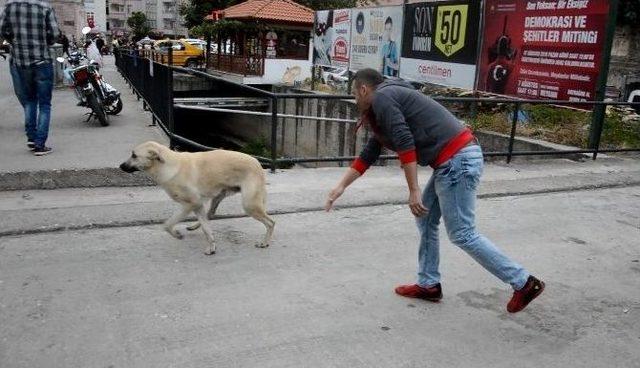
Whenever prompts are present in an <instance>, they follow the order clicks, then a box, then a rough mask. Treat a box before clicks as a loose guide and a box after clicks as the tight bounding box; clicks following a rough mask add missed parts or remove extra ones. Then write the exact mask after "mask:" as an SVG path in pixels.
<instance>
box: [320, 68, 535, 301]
mask: <svg viewBox="0 0 640 368" xmlns="http://www.w3.org/2000/svg"><path fill="white" fill-rule="evenodd" d="M354 88H355V91H354V94H355V97H356V104H357V106H358V109H359V110H360V112H361V113H362V122H361V124H365V123H366V124H367V125H368V126H369V128H370V129H371V130H372V131H373V133H374V134H373V137H372V138H371V139H370V140H369V141H368V142H367V144H366V145H365V147H364V148H363V150H362V152H361V153H360V155H359V157H358V158H357V159H356V160H355V161H354V162H353V164H352V165H351V167H350V168H349V170H348V171H347V172H346V173H345V175H344V177H343V178H342V180H341V181H340V182H339V183H338V185H337V186H336V187H335V188H334V189H333V190H331V192H330V193H329V195H328V198H327V202H326V205H325V209H326V210H327V211H330V210H331V208H332V207H333V205H334V203H335V202H336V200H337V199H338V198H339V197H340V196H341V195H342V194H343V193H344V191H345V189H346V188H347V187H348V186H349V185H350V184H351V183H353V182H354V181H355V180H356V179H357V178H359V177H360V176H361V175H362V174H364V172H365V171H366V170H367V169H368V168H369V166H371V165H372V164H373V163H374V162H375V161H376V160H377V159H378V157H379V156H380V152H381V150H382V147H386V148H388V149H391V150H393V151H396V152H397V153H398V156H399V158H400V162H401V164H402V168H403V170H404V174H405V178H406V180H407V185H408V187H409V208H410V210H411V213H413V215H414V216H415V217H416V223H417V226H418V230H419V232H420V249H419V252H418V280H417V283H416V284H409V285H401V286H398V287H397V288H396V289H395V291H396V293H398V294H399V295H402V296H405V297H409V298H420V299H425V300H428V301H432V302H437V301H439V300H440V299H442V286H441V284H440V272H439V270H438V268H439V267H438V266H439V261H440V244H439V236H438V225H439V224H440V218H442V219H443V220H444V224H445V227H446V230H447V235H448V236H449V239H450V240H451V242H452V243H453V244H455V245H456V246H458V247H460V248H461V249H462V250H464V251H465V252H467V253H468V254H469V255H470V256H471V257H472V258H473V259H475V260H476V261H477V262H478V263H479V264H480V265H482V266H483V267H484V268H485V269H486V270H487V271H489V272H491V273H492V274H493V275H495V276H496V277H498V278H499V279H500V280H502V281H503V282H505V283H508V284H510V285H511V287H512V288H513V289H514V292H513V296H512V298H511V300H510V301H509V303H508V304H507V311H509V312H511V313H515V312H519V311H521V310H522V309H524V308H525V307H526V306H527V305H528V304H529V303H530V302H531V301H532V300H533V299H535V298H536V297H538V296H539V295H540V293H542V291H543V290H544V282H542V281H540V280H538V279H537V278H535V277H534V276H532V275H530V274H529V272H527V270H525V269H524V268H523V267H522V266H521V265H519V264H517V263H516V262H514V261H512V260H511V259H509V257H507V256H506V255H505V254H504V253H503V252H502V251H500V249H498V248H497V247H496V246H495V245H494V244H493V243H492V242H491V241H490V240H489V239H487V238H486V237H484V236H482V235H481V234H480V233H478V231H477V230H476V227H475V201H476V190H477V187H478V183H479V181H480V176H481V174H482V168H483V156H482V150H481V149H480V146H479V145H478V143H477V140H476V138H475V137H474V136H473V134H472V132H471V131H470V130H469V129H468V128H465V127H464V126H463V125H462V124H461V123H460V121H459V120H458V119H456V117H455V116H453V114H451V113H450V112H449V111H448V110H447V109H446V108H445V107H444V106H442V105H440V104H439V103H437V102H436V101H434V100H433V99H431V98H429V97H427V96H425V95H424V94H423V93H421V92H419V91H416V90H415V89H414V88H413V87H412V86H411V85H409V84H408V83H405V82H403V81H393V80H387V81H385V80H384V78H383V76H382V75H381V74H380V73H379V72H377V71H376V70H373V69H363V70H360V71H358V72H357V73H356V74H355V77H354ZM418 165H421V166H427V165H429V166H431V167H433V169H434V171H433V175H432V176H431V178H430V180H429V183H428V184H427V186H426V187H425V189H424V191H423V192H422V193H421V192H420V187H419V185H418V173H417V166H418Z"/></svg>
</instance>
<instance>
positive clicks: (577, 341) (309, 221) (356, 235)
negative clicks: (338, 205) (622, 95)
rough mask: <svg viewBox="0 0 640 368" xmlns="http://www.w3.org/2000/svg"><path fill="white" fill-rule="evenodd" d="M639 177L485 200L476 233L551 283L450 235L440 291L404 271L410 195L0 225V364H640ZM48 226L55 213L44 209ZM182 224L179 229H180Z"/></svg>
mask: <svg viewBox="0 0 640 368" xmlns="http://www.w3.org/2000/svg"><path fill="white" fill-rule="evenodd" d="M639 200H640V187H631V188H620V189H609V190H594V191H581V192H569V193H555V194H544V195H535V196H523V197H508V198H491V199H484V200H480V201H479V203H478V228H479V229H480V230H481V231H482V232H483V233H484V234H485V235H487V236H489V237H490V238H491V239H492V240H494V241H495V242H496V244H498V245H499V246H500V247H501V248H502V249H504V251H505V252H507V254H509V255H510V256H512V257H513V258H514V259H516V260H517V261H519V262H521V263H523V264H524V265H525V266H526V267H527V268H528V269H529V270H530V271H531V272H533V273H535V274H536V275H538V276H540V277H541V278H542V279H544V281H546V283H547V289H546V290H545V292H544V293H543V294H542V295H541V296H540V298H539V299H538V300H536V301H534V302H533V303H532V304H531V305H530V306H529V307H528V308H527V309H525V310H524V311H523V312H521V313H518V314H516V315H511V314H508V313H507V312H506V311H505V305H506V303H507V301H508V299H509V297H510V295H511V291H510V290H509V287H508V286H506V285H503V284H502V283H500V282H499V281H498V280H497V279H495V278H494V277H493V276H491V275H490V274H488V273H487V272H485V271H484V270H482V268H481V267H479V266H478V265H477V264H476V263H475V262H474V261H473V260H472V259H471V258H470V257H468V256H467V255H466V254H464V253H463V252H462V251H460V250H459V249H457V248H456V247H454V246H453V245H451V244H450V243H449V242H448V240H447V239H446V236H444V228H442V234H443V235H442V245H441V261H440V264H441V271H442V275H443V291H444V299H443V300H442V302H441V303H438V304H433V303H429V302H425V301H420V300H411V299H406V298H401V297H398V296H396V295H395V294H394V293H393V288H394V286H396V285H397V284H398V283H405V282H412V281H414V280H415V268H416V266H415V265H416V254H417V245H416V244H417V232H416V229H415V224H414V220H413V218H412V216H411V214H410V213H409V211H408V210H407V208H406V207H405V206H399V205H385V206H377V207H362V208H352V209H344V210H340V211H336V212H332V213H329V214H326V213H322V212H308V213H295V214H288V215H277V216H275V220H276V228H275V235H274V241H273V244H272V246H271V247H269V248H267V249H258V248H255V247H254V246H253V244H254V243H255V242H256V241H257V240H258V239H259V238H260V236H261V235H262V234H263V231H264V227H263V226H262V225H261V224H259V223H258V222H256V221H254V220H252V219H247V218H240V219H226V220H219V221H213V222H212V227H213V229H214V236H215V237H216V239H217V241H218V252H217V254H216V255H214V256H205V255H204V254H203V252H204V247H205V239H204V235H203V234H202V232H201V231H197V232H192V233H189V234H188V235H187V236H186V237H185V239H184V240H182V241H180V240H176V239H174V238H172V237H171V236H169V235H168V234H167V233H165V232H164V231H162V229H161V228H160V226H142V227H124V228H116V229H98V230H82V231H66V232H57V233H48V234H37V235H25V236H18V237H0V326H2V327H1V328H0V362H1V363H0V365H1V366H2V367H3V368H21V367H25V368H26V367H83V368H91V367H99V368H106V367H114V368H115V367H136V368H144V367H150V368H151V367H152V368H157V367H180V368H190V367H193V368H202V367H221V368H222V367H224V368H226V367H247V368H255V367H261V368H263V367H274V368H276V367H277V368H286V367H291V368H300V367H312V368H324V367H345V368H360V367H362V368H364V367H380V368H396V367H404V368H425V367H447V368H457V367H460V368H469V367H474V368H475V367H478V368H483V367H495V368H502V367H504V368H507V367H508V368H512V367H523V368H525V367H527V368H529V367H530V368H540V367H549V368H566V367H581V368H583V367H589V368H602V367H637V366H638V362H640V350H639V349H638V346H639V345H640V292H639V290H640V277H639V276H640V263H638V262H639V259H640V250H639V248H638V239H640V227H639V226H640V222H639V221H640V213H639V212H638V201H639ZM51 221H55V219H54V218H53V217H52V218H51ZM182 226H184V225H182Z"/></svg>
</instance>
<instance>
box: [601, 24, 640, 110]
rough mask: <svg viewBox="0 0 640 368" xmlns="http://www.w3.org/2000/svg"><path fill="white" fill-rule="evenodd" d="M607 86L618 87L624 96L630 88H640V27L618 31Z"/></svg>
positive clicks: (623, 28)
mask: <svg viewBox="0 0 640 368" xmlns="http://www.w3.org/2000/svg"><path fill="white" fill-rule="evenodd" d="M607 85H609V86H615V87H617V88H618V89H620V91H621V92H622V93H623V94H625V91H626V90H627V89H629V88H634V89H637V88H640V87H637V86H638V85H640V27H638V26H636V27H629V26H626V27H618V28H617V29H616V34H615V37H614V40H613V48H612V49H611V65H610V67H609V77H608V80H607ZM626 92H627V93H628V91H626ZM622 97H623V98H624V97H626V95H623V96H622Z"/></svg>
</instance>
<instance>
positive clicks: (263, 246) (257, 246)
mask: <svg viewBox="0 0 640 368" xmlns="http://www.w3.org/2000/svg"><path fill="white" fill-rule="evenodd" d="M268 247H269V244H265V243H258V244H256V248H268Z"/></svg>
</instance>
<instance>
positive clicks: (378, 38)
mask: <svg viewBox="0 0 640 368" xmlns="http://www.w3.org/2000/svg"><path fill="white" fill-rule="evenodd" d="M351 17H352V22H351V60H350V63H349V69H350V70H352V71H358V70H360V69H364V68H373V69H376V70H377V71H379V72H381V73H382V74H383V75H387V76H392V77H398V76H399V70H400V50H401V46H402V6H387V7H380V8H355V9H352V12H351Z"/></svg>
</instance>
